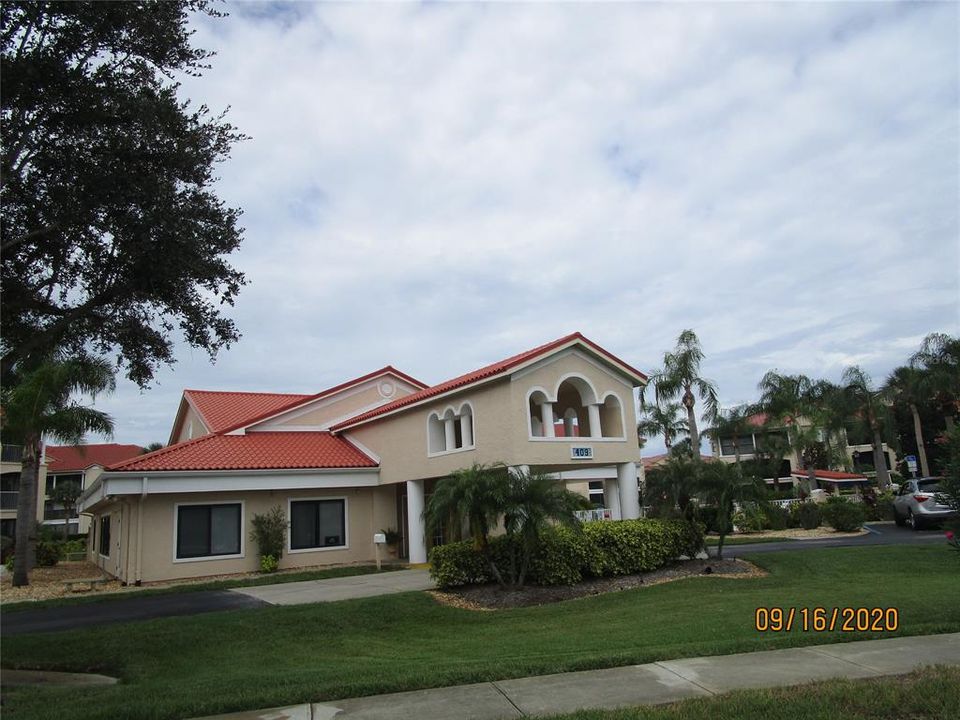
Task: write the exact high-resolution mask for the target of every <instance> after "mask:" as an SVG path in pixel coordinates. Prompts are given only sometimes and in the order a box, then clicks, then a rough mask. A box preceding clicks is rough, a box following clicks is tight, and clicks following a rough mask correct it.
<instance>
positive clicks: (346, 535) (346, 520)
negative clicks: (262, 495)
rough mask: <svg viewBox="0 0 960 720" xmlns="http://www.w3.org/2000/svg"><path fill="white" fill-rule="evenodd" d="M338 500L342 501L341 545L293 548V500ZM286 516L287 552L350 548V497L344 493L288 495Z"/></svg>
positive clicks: (328, 550)
mask: <svg viewBox="0 0 960 720" xmlns="http://www.w3.org/2000/svg"><path fill="white" fill-rule="evenodd" d="M325 501H330V502H334V501H340V502H342V503H343V545H327V546H325V547H310V548H294V547H293V503H295V502H325ZM287 518H288V520H289V522H290V525H289V527H288V528H287V553H289V554H291V555H294V554H297V553H312V552H330V551H335V550H349V549H350V498H348V497H347V496H346V495H334V496H326V497H288V498H287Z"/></svg>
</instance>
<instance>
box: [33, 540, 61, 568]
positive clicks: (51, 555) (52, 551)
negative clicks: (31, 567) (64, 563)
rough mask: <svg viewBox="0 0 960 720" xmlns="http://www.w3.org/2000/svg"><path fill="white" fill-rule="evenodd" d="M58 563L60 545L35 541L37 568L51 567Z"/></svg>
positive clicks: (46, 541)
mask: <svg viewBox="0 0 960 720" xmlns="http://www.w3.org/2000/svg"><path fill="white" fill-rule="evenodd" d="M58 562H60V543H56V542H51V541H49V540H37V566H38V567H53V566H54V565H56V564H57V563H58Z"/></svg>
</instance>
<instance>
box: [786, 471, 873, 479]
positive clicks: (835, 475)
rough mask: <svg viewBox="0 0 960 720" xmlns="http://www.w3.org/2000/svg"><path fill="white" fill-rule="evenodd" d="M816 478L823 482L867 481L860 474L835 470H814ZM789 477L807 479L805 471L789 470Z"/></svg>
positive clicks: (865, 477)
mask: <svg viewBox="0 0 960 720" xmlns="http://www.w3.org/2000/svg"><path fill="white" fill-rule="evenodd" d="M813 472H814V473H815V475H816V477H822V478H823V479H824V480H869V478H868V477H867V476H866V475H861V474H860V473H848V472H839V471H837V470H814V471H813ZM790 474H791V475H796V476H798V477H807V471H806V470H791V471H790Z"/></svg>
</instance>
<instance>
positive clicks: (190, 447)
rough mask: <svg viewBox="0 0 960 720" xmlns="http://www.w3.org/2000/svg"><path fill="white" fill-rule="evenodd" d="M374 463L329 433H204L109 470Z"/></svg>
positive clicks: (259, 468) (221, 468)
mask: <svg viewBox="0 0 960 720" xmlns="http://www.w3.org/2000/svg"><path fill="white" fill-rule="evenodd" d="M366 467H377V463H376V462H374V461H373V460H372V459H371V458H369V457H368V456H367V455H365V454H364V453H363V452H361V451H360V450H359V449H358V448H357V447H356V446H355V445H353V444H352V443H350V442H349V441H348V440H346V439H345V438H342V437H337V436H334V435H331V434H330V433H329V432H319V431H318V432H252V433H248V434H246V435H204V436H203V437H200V438H195V439H193V440H187V441H186V442H182V443H178V444H176V445H171V446H169V447H165V448H163V449H161V450H156V451H154V452H152V453H148V454H147V455H143V456H141V457H139V458H134V459H132V460H129V461H127V462H122V463H119V464H117V465H113V466H112V467H111V468H110V470H117V471H122V472H143V471H163V470H282V469H312V468H366Z"/></svg>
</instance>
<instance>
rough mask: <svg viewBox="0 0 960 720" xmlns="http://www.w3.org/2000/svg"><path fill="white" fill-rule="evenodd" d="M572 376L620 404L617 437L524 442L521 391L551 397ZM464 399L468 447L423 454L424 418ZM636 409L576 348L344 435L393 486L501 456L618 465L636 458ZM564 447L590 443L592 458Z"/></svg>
mask: <svg viewBox="0 0 960 720" xmlns="http://www.w3.org/2000/svg"><path fill="white" fill-rule="evenodd" d="M571 373H576V374H577V375H579V376H581V377H584V378H585V379H587V380H588V381H589V382H590V383H591V384H592V385H593V387H594V388H595V390H596V392H597V395H598V399H600V398H602V397H603V396H604V395H605V394H607V393H613V394H614V395H616V397H617V398H618V400H619V401H620V404H621V407H622V408H623V417H624V421H623V425H624V426H625V427H626V428H627V432H626V437H625V438H623V439H616V440H614V439H602V440H600V439H596V438H555V439H546V438H538V439H531V437H530V429H529V422H528V416H527V405H528V401H527V398H528V393H529V391H530V390H531V389H532V388H535V387H537V386H540V387H543V388H545V389H546V390H547V393H548V394H549V395H550V396H553V394H554V392H555V390H556V387H557V385H558V384H559V382H560V381H561V378H563V377H564V376H567V375H570V374H571ZM464 402H469V403H470V404H471V405H472V407H473V434H474V443H475V449H472V450H458V451H454V452H449V453H444V454H440V455H436V456H432V457H429V456H428V453H427V420H428V418H429V416H430V415H431V414H432V413H434V412H436V413H438V414H439V415H441V416H442V415H443V412H444V411H445V410H446V408H448V407H453V408H454V410H455V411H456V410H458V409H459V408H460V406H461V405H462V404H463V403H464ZM635 427H636V413H635V410H634V401H633V389H632V387H630V386H629V385H627V384H626V383H625V382H623V381H621V380H620V379H619V378H618V377H617V376H615V375H614V374H613V373H612V372H610V371H607V370H606V369H603V368H600V367H597V365H595V364H594V363H593V362H591V361H589V360H587V359H585V358H584V357H583V356H581V355H580V354H579V353H569V354H565V355H560V356H558V357H556V358H554V359H552V361H550V362H548V363H546V364H544V365H543V366H542V367H539V368H537V369H534V370H531V371H529V372H523V373H520V374H519V376H518V375H514V376H511V377H505V378H502V379H498V380H497V381H494V382H491V383H488V384H486V385H482V386H479V387H474V388H472V389H471V388H468V389H466V390H464V391H463V392H461V393H457V394H455V395H451V396H449V397H447V398H443V399H440V400H437V401H435V402H432V403H429V404H425V405H423V406H420V407H417V408H414V409H412V410H409V411H407V412H404V413H400V414H398V415H394V416H391V417H387V418H385V419H383V420H379V421H376V422H372V423H370V424H367V425H363V426H359V427H357V428H353V429H351V430H349V431H348V432H347V435H348V436H349V437H352V438H356V440H358V441H359V442H360V443H362V444H363V445H365V446H366V447H368V448H370V449H371V450H373V451H374V452H375V453H377V454H378V455H379V456H380V458H381V463H380V467H381V470H380V480H381V482H383V483H397V482H404V481H406V480H412V479H420V478H432V477H443V476H445V475H448V474H450V473H451V472H453V471H454V470H457V469H459V468H463V467H469V466H470V465H471V464H473V463H475V462H476V463H485V464H489V463H493V462H498V461H502V462H505V463H507V464H510V465H540V466H547V467H551V468H573V467H589V466H591V465H611V464H617V463H622V462H637V461H639V458H640V448H639V445H638V443H637V437H636V432H635V431H632V428H635ZM571 445H577V446H584V445H585V446H590V447H592V448H593V453H594V459H593V461H592V462H590V461H583V462H580V461H575V460H571V458H570V447H571Z"/></svg>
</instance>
